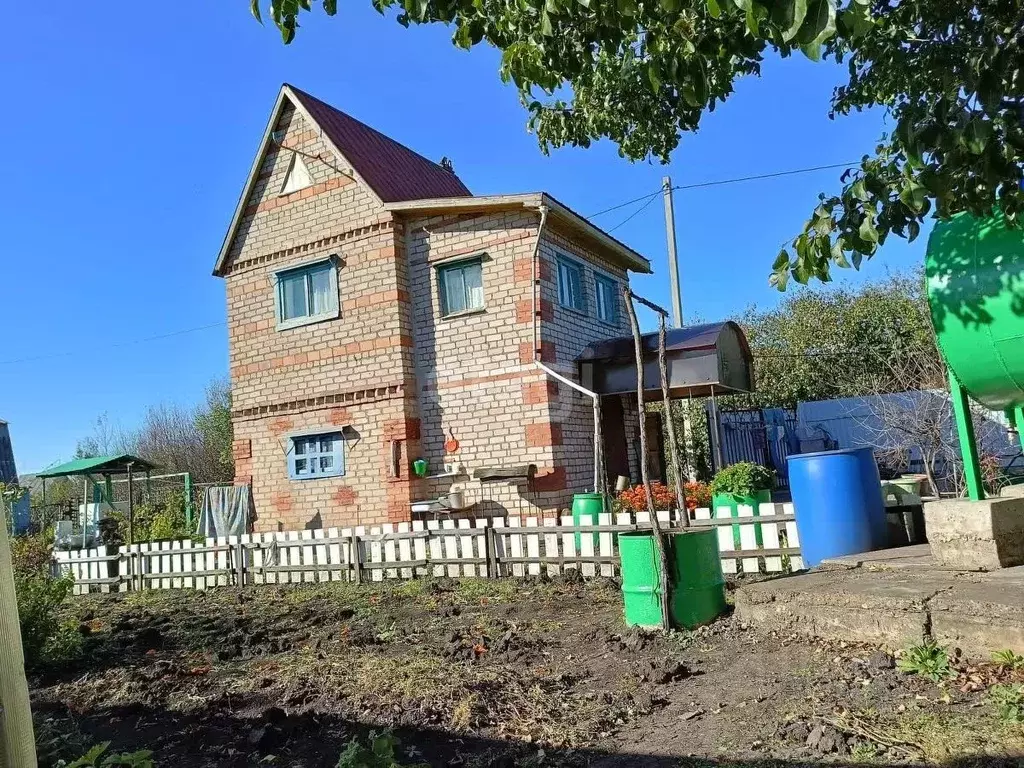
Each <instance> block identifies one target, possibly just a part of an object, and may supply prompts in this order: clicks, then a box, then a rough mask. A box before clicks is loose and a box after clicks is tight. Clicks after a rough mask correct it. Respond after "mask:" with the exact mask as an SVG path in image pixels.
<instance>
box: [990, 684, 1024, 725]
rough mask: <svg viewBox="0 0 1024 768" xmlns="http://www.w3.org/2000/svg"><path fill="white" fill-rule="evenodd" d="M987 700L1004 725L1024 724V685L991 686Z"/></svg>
mask: <svg viewBox="0 0 1024 768" xmlns="http://www.w3.org/2000/svg"><path fill="white" fill-rule="evenodd" d="M988 698H989V701H991V702H992V704H993V706H995V708H996V714H997V715H999V719H1000V720H1002V721H1003V722H1004V723H1024V685H995V686H992V688H990V689H989V692H988Z"/></svg>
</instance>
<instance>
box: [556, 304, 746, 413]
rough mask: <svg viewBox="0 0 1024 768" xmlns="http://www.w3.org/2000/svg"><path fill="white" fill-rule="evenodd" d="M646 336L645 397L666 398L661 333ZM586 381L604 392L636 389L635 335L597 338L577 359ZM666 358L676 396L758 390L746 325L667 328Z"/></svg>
mask: <svg viewBox="0 0 1024 768" xmlns="http://www.w3.org/2000/svg"><path fill="white" fill-rule="evenodd" d="M642 340H643V362H644V396H645V398H646V399H647V400H652V401H653V400H660V399H661V375H660V373H659V371H658V334H657V332H654V333H646V334H644V335H643V337H642ZM576 362H577V364H578V365H579V371H580V383H581V384H582V385H583V386H584V387H586V388H587V389H589V390H591V391H593V392H597V393H598V394H600V395H618V394H635V393H636V353H635V352H634V346H633V337H632V336H622V337H619V338H614V339H605V340H603V341H598V342H595V343H594V344H591V345H590V346H589V347H587V348H586V349H584V350H583V353H582V354H581V355H580V356H579V357H578V358H577V360H576ZM665 362H666V367H667V368H668V381H669V394H670V395H671V396H672V397H709V396H711V395H732V394H737V393H742V392H752V391H753V389H754V374H753V368H752V358H751V354H750V346H749V345H748V344H747V338H746V336H745V335H744V333H743V329H742V328H740V326H739V325H737V324H736V323H734V322H732V321H731V320H726V321H725V322H720V323H707V324H704V325H691V326H688V327H686V328H671V329H668V330H667V331H666V333H665Z"/></svg>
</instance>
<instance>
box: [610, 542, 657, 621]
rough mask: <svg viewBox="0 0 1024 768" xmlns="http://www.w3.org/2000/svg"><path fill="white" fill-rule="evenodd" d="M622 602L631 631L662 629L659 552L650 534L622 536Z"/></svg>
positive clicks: (620, 548)
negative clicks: (634, 629) (643, 628)
mask: <svg viewBox="0 0 1024 768" xmlns="http://www.w3.org/2000/svg"><path fill="white" fill-rule="evenodd" d="M619 561H620V563H621V566H622V602H623V603H624V604H625V608H626V624H628V625H629V626H631V627H648V628H650V627H660V626H661V587H660V581H661V580H660V578H659V577H658V563H659V562H660V561H659V560H658V550H657V547H655V546H654V536H653V535H652V534H650V533H641V532H636V533H620V534H619Z"/></svg>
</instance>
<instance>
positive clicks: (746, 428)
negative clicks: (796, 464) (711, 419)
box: [719, 408, 797, 490]
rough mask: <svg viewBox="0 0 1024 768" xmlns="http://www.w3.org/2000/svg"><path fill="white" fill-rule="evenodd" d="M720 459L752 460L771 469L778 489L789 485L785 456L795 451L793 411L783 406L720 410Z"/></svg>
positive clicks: (727, 464)
mask: <svg viewBox="0 0 1024 768" xmlns="http://www.w3.org/2000/svg"><path fill="white" fill-rule="evenodd" d="M719 421H720V422H721V426H722V430H721V437H722V459H723V460H724V462H725V466H729V465H730V464H735V463H737V462H740V461H752V462H754V463H755V464H760V465H761V466H764V467H769V468H770V469H773V470H775V474H776V476H777V477H778V481H779V482H778V487H779V488H780V489H783V490H785V489H788V488H789V477H788V473H787V470H786V459H787V457H788V456H789V454H790V453H796V452H797V447H796V445H795V439H796V412H795V411H791V410H788V409H785V408H767V409H764V410H761V409H756V410H744V411H723V412H721V413H720V415H719Z"/></svg>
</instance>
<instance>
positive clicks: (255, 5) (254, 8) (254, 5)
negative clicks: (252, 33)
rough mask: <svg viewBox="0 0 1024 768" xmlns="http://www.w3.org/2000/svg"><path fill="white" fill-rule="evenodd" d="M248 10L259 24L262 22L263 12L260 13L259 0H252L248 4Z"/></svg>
mask: <svg viewBox="0 0 1024 768" xmlns="http://www.w3.org/2000/svg"><path fill="white" fill-rule="evenodd" d="M249 11H250V12H251V13H252V15H253V17H254V18H255V19H256V21H258V22H259V23H260V24H262V23H263V14H261V13H260V0H252V2H250V4H249Z"/></svg>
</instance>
